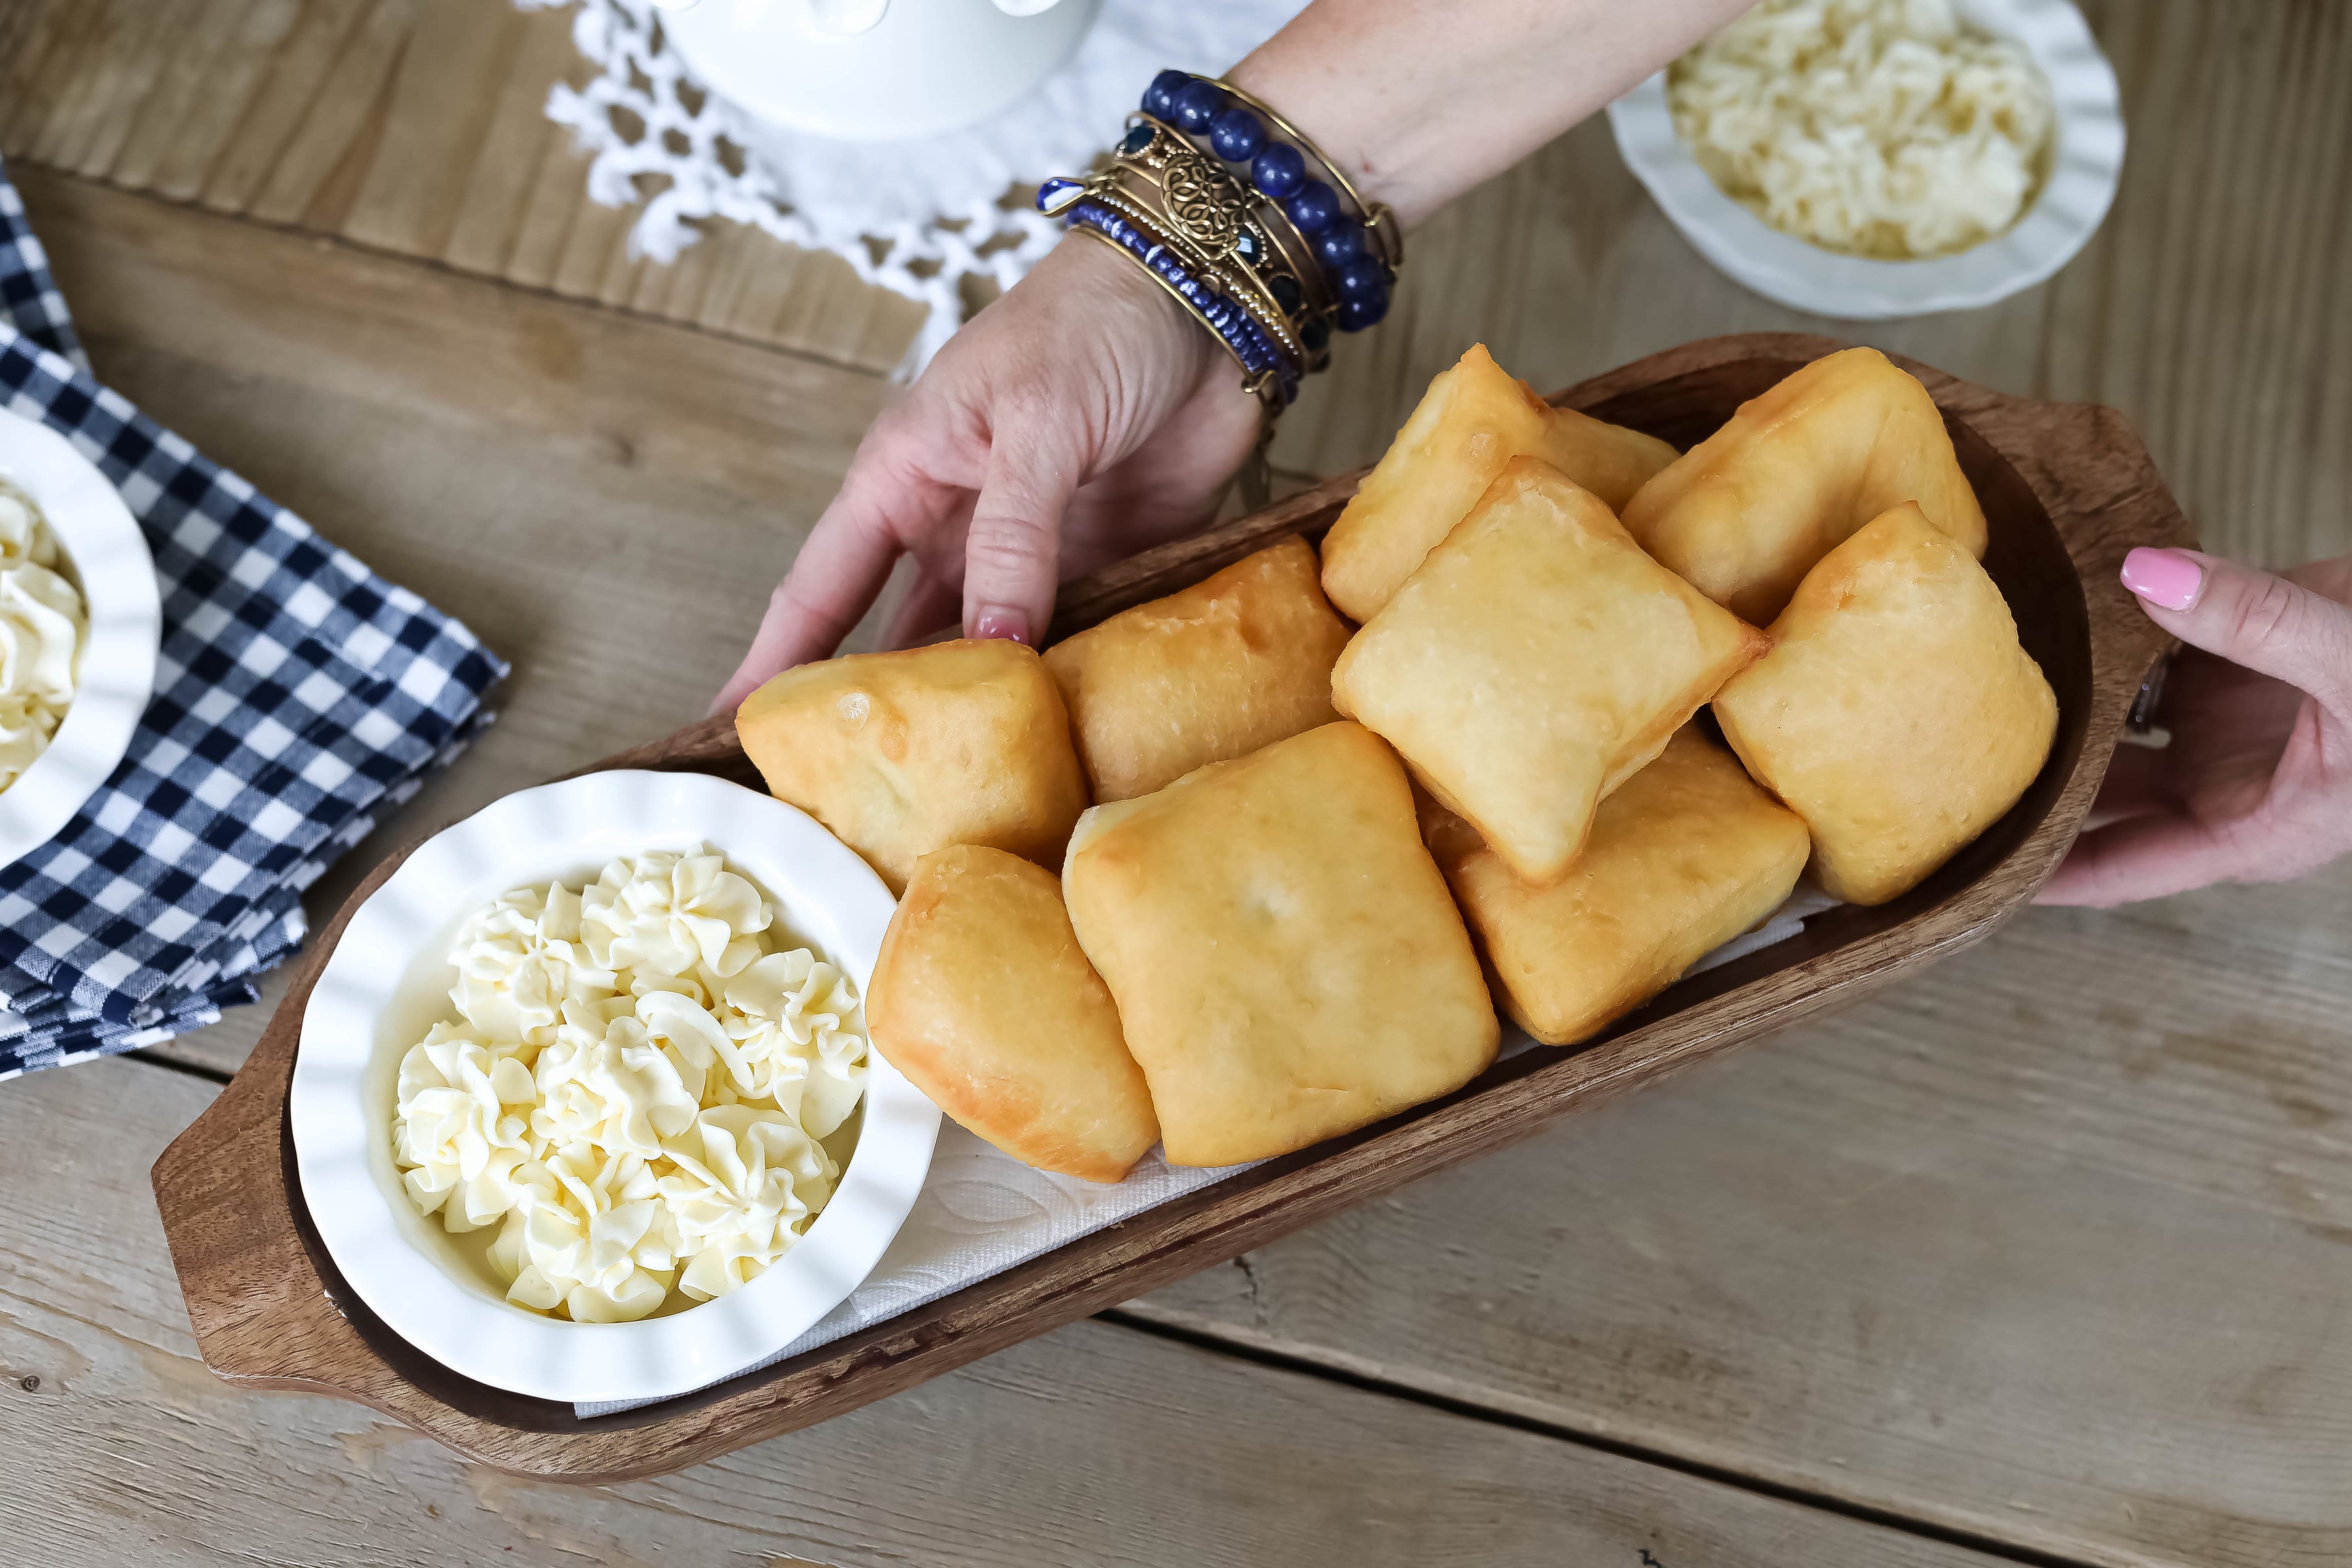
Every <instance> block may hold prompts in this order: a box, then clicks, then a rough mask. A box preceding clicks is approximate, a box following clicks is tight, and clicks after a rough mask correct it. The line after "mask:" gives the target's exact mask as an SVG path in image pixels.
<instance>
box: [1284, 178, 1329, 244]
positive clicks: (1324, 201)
mask: <svg viewBox="0 0 2352 1568" xmlns="http://www.w3.org/2000/svg"><path fill="white" fill-rule="evenodd" d="M1282 210H1283V211H1284V212H1286V213H1288V214H1289V215H1290V221H1291V222H1293V223H1295V224H1297V226H1298V232H1299V233H1301V234H1307V235H1311V234H1318V233H1320V232H1321V231H1322V230H1324V229H1327V228H1328V227H1330V226H1332V225H1333V224H1335V223H1337V222H1339V193H1338V192H1336V191H1334V190H1333V189H1332V188H1331V187H1330V186H1328V185H1327V184H1324V183H1323V182H1322V181H1320V180H1309V181H1307V183H1306V184H1303V185H1301V186H1299V187H1298V189H1297V190H1296V191H1294V192H1292V193H1291V195H1290V199H1289V200H1288V201H1286V202H1284V203H1283V204H1282Z"/></svg>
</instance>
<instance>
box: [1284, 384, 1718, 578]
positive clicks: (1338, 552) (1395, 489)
mask: <svg viewBox="0 0 2352 1568" xmlns="http://www.w3.org/2000/svg"><path fill="white" fill-rule="evenodd" d="M1523 456H1525V457H1537V458H1544V459H1545V460H1546V461H1548V462H1549V463H1550V464H1551V465H1552V466H1553V467H1554V468H1558V469H1559V471H1560V472H1562V473H1564V474H1566V475H1567V476H1568V477H1569V478H1570V479H1573V480H1575V481H1576V482H1577V483H1578V484H1580V485H1582V486H1583V487H1584V488H1585V489H1589V490H1591V492H1592V493H1593V494H1594V495H1597V496H1599V497H1600V498H1601V500H1602V501H1603V502H1604V503H1606V504H1607V505H1608V506H1609V507H1610V508H1612V510H1613V509H1615V508H1617V507H1621V506H1623V505H1624V504H1625V502H1626V501H1628V500H1631V499H1632V498H1633V492H1634V491H1635V490H1638V489H1641V488H1642V484H1643V481H1644V480H1646V479H1649V477H1650V476H1651V475H1653V474H1654V473H1656V472H1658V471H1659V470H1660V469H1661V468H1664V467H1665V466H1666V465H1667V464H1669V463H1671V462H1673V461H1674V460H1675V449H1674V448H1673V447H1669V446H1667V445H1666V444H1665V443H1664V441H1661V440H1658V439H1657V438H1656V437H1651V436H1644V435H1643V434H1642V433H1641V432H1640V431H1638V430H1628V429H1626V428H1624V427H1623V426H1619V425H1608V424H1604V423H1602V422H1601V420H1598V419H1595V418H1592V417H1591V416H1588V415H1583V414H1579V413H1577V412H1576V411H1575V410H1574V409H1571V408H1554V407H1552V406H1551V405H1549V404H1548V403H1546V402H1545V401H1544V400H1543V399H1542V398H1540V397H1538V396H1537V395H1536V393H1535V390H1534V388H1532V387H1530V386H1528V384H1527V383H1525V382H1523V381H1515V380H1513V379H1512V378H1511V377H1510V376H1509V375H1507V374H1505V373H1504V371H1503V368H1502V367H1501V366H1500V365H1498V364H1496V363H1495V361H1494V357H1493V356H1492V355H1490V354H1489V353H1487V352H1486V344H1484V343H1475V344H1473V345H1472V346H1471V349H1470V352H1469V353H1465V354H1464V355H1463V356H1462V359H1461V363H1458V364H1455V365H1454V366H1452V367H1451V368H1449V369H1446V370H1444V371H1441V372H1439V373H1438V375H1437V378H1436V379H1435V380H1433V381H1432V382H1431V383H1430V384H1429V390H1428V391H1427V392H1425V393H1423V395H1422V398H1421V403H1420V405H1419V406H1417V407H1416V408H1414V409H1413V411H1412V417H1411V418H1409V419H1407V420H1406V421H1405V423H1404V428H1402V430H1399V431H1398V432H1397V435H1396V439H1395V440H1393V441H1391V443H1390V444H1389V449H1388V451H1387V452H1386V453H1385V454H1384V455H1383V456H1382V457H1381V460H1380V463H1379V465H1378V466H1377V467H1375V468H1373V469H1372V471H1371V472H1370V473H1369V474H1367V475H1365V476H1364V482H1363V486H1362V488H1361V489H1358V490H1357V491H1356V494H1355V496H1354V498H1353V499H1352V500H1349V502H1348V507H1347V510H1345V511H1342V512H1341V513H1340V514H1339V521H1337V522H1335V523H1333V524H1332V525H1331V531H1330V532H1329V533H1328V534H1327V535H1325V537H1324V540H1323V591H1324V592H1325V593H1326V594H1328V595H1330V596H1331V602H1332V603H1333V604H1335V605H1339V608H1340V609H1341V610H1343V611H1345V612H1346V613H1347V614H1348V615H1349V616H1350V617H1351V618H1353V619H1355V620H1357V621H1369V620H1370V619H1371V618H1372V616H1374V615H1375V614H1377V613H1378V612H1379V610H1380V608H1381V605H1385V604H1387V603H1388V602H1389V598H1390V596H1391V595H1393V594H1395V592H1396V591H1397V588H1398V585H1399V584H1402V583H1403V582H1404V580H1405V579H1406V578H1407V577H1410V576H1412V573H1413V569H1414V568H1415V567H1417V566H1419V565H1420V564H1421V563H1422V561H1423V558H1424V557H1426V556H1427V555H1428V554H1429V552H1430V549H1431V547H1432V546H1433V545H1434V544H1436V542H1438V541H1439V540H1441V539H1443V538H1444V537H1445V536H1446V534H1448V533H1449V532H1451V531H1453V529H1454V524H1455V523H1457V522H1460V521H1462V519H1463V518H1464V516H1465V515H1466V514H1467V513H1468V512H1469V510H1470V509H1471V507H1472V506H1473V505H1475V503H1476V502H1477V500H1478V498H1479V497H1480V496H1482V495H1484V494H1485V493H1486V487H1487V486H1488V485H1490V484H1492V483H1494V482H1495V478H1496V475H1498V474H1500V473H1501V472H1502V471H1503V465H1504V464H1506V463H1507V462H1509V461H1510V460H1511V459H1512V458H1517V457H1523Z"/></svg>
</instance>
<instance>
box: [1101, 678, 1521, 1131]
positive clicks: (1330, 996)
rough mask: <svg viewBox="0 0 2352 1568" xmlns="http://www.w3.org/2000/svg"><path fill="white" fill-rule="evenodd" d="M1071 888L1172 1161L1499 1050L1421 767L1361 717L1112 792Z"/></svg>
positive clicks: (1366, 1118) (1340, 1120)
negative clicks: (1441, 866) (1419, 788)
mask: <svg viewBox="0 0 2352 1568" xmlns="http://www.w3.org/2000/svg"><path fill="white" fill-rule="evenodd" d="M1062 884H1063V890H1064V891H1065V893H1066V894H1067V896H1068V899H1069V910H1070V923H1071V924H1072V925H1073V926H1074V927H1075V928H1076V931H1077V933H1078V942H1079V944H1080V945H1081V946H1082V947H1084V948H1085V949H1086V952H1087V957H1088V958H1089V959H1091V960H1093V961H1094V965H1095V968H1096V969H1097V970H1098V971H1100V972H1101V973H1102V977H1103V979H1104V981H1105V982H1106V983H1108V984H1109V986H1110V992H1111V994H1112V995H1113V996H1114V997H1116V998H1117V999H1118V1016H1119V1019H1120V1021H1121V1023H1122V1024H1123V1025H1124V1026H1125V1029H1126V1033H1127V1044H1128V1048H1129V1050H1130V1051H1132V1052H1134V1054H1135V1059H1136V1060H1137V1061H1138V1062H1139V1063H1140V1064H1142V1067H1143V1076H1144V1078H1145V1079H1148V1080H1149V1081H1150V1085H1151V1100H1152V1104H1153V1105H1154V1106H1155V1107H1156V1108H1157V1109H1158V1110H1159V1114H1160V1138H1161V1140H1162V1142H1163V1143H1164V1145H1165V1148H1166V1152H1167V1156H1168V1160H1169V1163H1171V1164H1177V1165H1231V1164H1237V1163H1240V1162H1242V1161H1244V1160H1263V1159H1265V1158H1268V1157H1269V1156H1272V1155H1275V1154H1283V1153H1287V1152H1290V1151H1291V1150H1293V1149H1303V1148H1305V1147H1306V1146H1307V1144H1309V1143H1313V1142H1318V1141H1319V1140H1321V1139H1325V1138H1328V1137H1331V1136H1333V1135H1334V1134H1336V1133H1340V1132H1345V1131H1349V1129H1351V1128H1356V1127H1361V1126H1363V1125H1364V1124H1365V1123H1367V1122H1370V1121H1379V1120H1380V1119H1381V1117H1383V1116H1388V1115H1391V1114H1392V1113H1393V1112H1395V1111H1399V1110H1403V1109H1404V1108H1405V1107H1406V1106H1409V1105H1416V1104H1419V1103H1420V1102H1421V1101H1423V1100H1430V1099H1433V1098H1435V1097H1436V1096H1438V1095H1441V1094H1444V1093H1445V1092H1447V1091H1448V1090H1450V1089H1456V1088H1458V1087H1460V1086H1461V1085H1462V1084H1463V1083H1464V1082H1465V1081H1466V1080H1468V1079H1470V1078H1471V1077H1472V1075H1474V1074H1475V1073H1476V1072H1477V1071H1478V1070H1479V1069H1480V1068H1484V1067H1485V1066H1486V1064H1487V1063H1488V1062H1490V1061H1492V1060H1493V1059H1494V1057H1495V1047H1496V1045H1497V1044H1498V1043H1499V1041H1500V1037H1501V1030H1500V1027H1499V1026H1498V1025H1497V1024H1496V1019H1495V1008H1494V1004H1493V1003H1492V1002H1491V1001H1489V1000H1488V998H1487V995H1486V982H1485V980H1484V978H1483V977H1482V976H1481V975H1480V973H1479V972H1478V958H1477V955H1476V953H1475V952H1473V951H1472V950H1471V946H1470V936H1469V933H1468V932H1467V931H1465V930H1464V929H1463V926H1462V917H1461V916H1460V915H1459V914H1457V913H1455V912H1454V901H1453V900H1452V899H1450V898H1448V897H1447V896H1446V892H1445V879H1444V878H1443V877H1441V876H1440V875H1438V870H1437V866H1436V863H1435V862H1434V861H1433V860H1432V859H1431V858H1430V857H1429V851H1428V850H1427V849H1425V848H1423V847H1422V842H1421V835H1420V832H1419V830H1418V828H1417V826H1416V824H1415V822H1414V819H1413V805H1412V787H1411V785H1409V784H1407V783H1406V781H1405V773H1404V769H1403V767H1402V766H1401V765H1400V764H1399V763H1398V762H1397V759H1396V755H1395V753H1394V752H1391V751H1390V750H1389V749H1388V747H1387V746H1385V745H1383V744H1382V743H1381V742H1380V740H1379V739H1378V738H1377V737H1376V736H1374V735H1372V734H1371V733H1370V731H1367V730H1365V729H1363V728H1362V727H1360V726H1359V725H1355V724H1344V723H1335V724H1326V725H1325V726H1323V727H1322V728H1321V729H1319V730H1309V731H1307V733H1305V734H1303V735H1294V736H1292V737H1291V738H1290V739H1289V740H1286V741H1277V742H1275V743H1274V744H1273V745H1271V746H1268V747H1267V748H1266V749H1265V750H1264V751H1262V752H1256V753H1255V754H1253V755H1251V756H1247V757H1244V758H1242V759H1241V760H1240V761H1238V762H1231V763H1212V764H1211V765H1210V766H1208V767H1205V768H1202V769H1201V770H1200V771H1199V772H1197V773H1188V774H1186V775H1185V776H1184V777H1183V778H1181V779H1180V780H1178V781H1177V782H1176V783H1175V784H1171V785H1169V786H1168V787H1167V788H1166V789H1164V790H1161V791H1160V792H1159V793H1158V794H1156V795H1144V796H1142V797H1141V798H1139V799H1136V800H1127V801H1120V802H1118V803H1117V804H1115V805H1098V806H1097V807H1095V808H1094V810H1092V811H1090V812H1088V813H1087V815H1086V816H1085V818H1084V819H1083V820H1082V821H1080V823H1079V824H1078V830H1077V832H1076V833H1075V834H1073V835H1072V836H1071V838H1070V855H1069V861H1068V864H1067V866H1066V868H1065V869H1064V871H1063V873H1062Z"/></svg>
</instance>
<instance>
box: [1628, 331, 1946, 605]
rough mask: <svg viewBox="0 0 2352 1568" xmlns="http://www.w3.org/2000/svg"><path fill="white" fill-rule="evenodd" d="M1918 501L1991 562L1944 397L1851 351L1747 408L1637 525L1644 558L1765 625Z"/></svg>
mask: <svg viewBox="0 0 2352 1568" xmlns="http://www.w3.org/2000/svg"><path fill="white" fill-rule="evenodd" d="M1906 500H1907V501H1916V502H1918V503H1919V508H1920V510H1922V511H1923V512H1925V513H1926V514H1927V521H1930V522H1932V523H1934V524H1935V525H1936V526H1937V528H1939V529H1941V530H1943V531H1944V532H1946V533H1947V534H1949V535H1950V536H1951V537H1952V538H1953V539H1954V540H1955V541H1957V542H1958V543H1959V544H1960V546H1961V547H1962V548H1964V549H1965V550H1967V551H1968V552H1969V554H1971V555H1976V556H1981V555H1983V554H1984V549H1985V520H1984V510H1983V509H1982V508H1980V507H1979V506H1978V505H1977V498H1976V492H1975V491H1974V490H1972V489H1969V481H1968V476H1966V475H1965V474H1963V473H1961V472H1960V465H1959V461H1958V458H1955V457H1954V456H1953V455H1952V437H1951V432H1949V431H1948V430H1947V429H1945V428H1944V416H1943V415H1942V414H1940V413H1938V412H1937V408H1936V402H1935V399H1934V398H1932V397H1930V396H1928V395H1927V388H1926V387H1924V386H1922V385H1920V384H1919V383H1918V381H1917V379H1916V377H1914V376H1913V375H1911V374H1910V373H1909V372H1907V371H1905V370H1903V369H1901V368H1899V367H1898V366H1896V365H1895V364H1893V363H1890V362H1889V361H1888V360H1887V358H1886V356H1885V354H1882V353H1879V352H1878V351H1877V350H1876V349H1846V350H1843V351H1842V352H1840V353H1833V354H1830V355H1828V356H1826V357H1825V358H1822V359H1817V360H1815V361H1814V362H1813V363H1811V364H1809V365H1807V366H1805V367H1804V368H1803V369H1802V370H1800V371H1798V372H1797V373H1795V374H1792V375H1790V376H1789V377H1788V378H1787V379H1785V380H1783V381H1782V382H1781V383H1780V384H1779V385H1777V386H1775V387H1773V388H1772V389H1771V390H1770V391H1769V392H1767V393H1765V394H1764V395H1762V396H1760V397H1756V398H1752V399H1750V400H1749V401H1748V402H1746V403H1743V404H1741V405H1739V410H1738V413H1736V414H1734V415H1732V416H1731V420H1730V422H1729V423H1728V424H1727V425H1725V426H1724V427H1723V428H1722V429H1720V430H1717V432H1716V433H1715V434H1714V435H1712V436H1710V437H1707V438H1706V440H1704V441H1702V442H1700V443H1699V444H1698V445H1697V446H1696V447H1692V448H1691V449H1690V450H1689V451H1688V452H1686V453H1685V454H1684V455H1683V456H1682V457H1681V458H1677V459H1676V460H1675V463H1674V465H1673V466H1672V467H1671V468H1667V469H1666V470H1665V471H1664V473H1661V474H1659V475H1658V476H1657V477H1656V478H1655V479H1652V480H1650V482H1649V483H1647V484H1645V485H1643V487H1642V489H1641V491H1640V493H1639V494H1637V495H1635V496H1634V497H1633V500H1631V501H1629V502H1627V503H1626V505H1625V508H1624V518H1625V527H1626V529H1627V530H1628V531H1630V532H1631V533H1632V534H1633V537H1634V538H1635V539H1636V540H1638V541H1639V542H1641V545H1642V548H1643V549H1644V550H1646V551H1648V552H1650V553H1651V554H1653V555H1654V556H1656V557H1657V558H1658V559H1659V560H1660V561H1661V562H1664V563H1665V564H1666V565H1668V566H1670V567H1672V568H1674V570H1675V571H1676V572H1679V573H1681V574H1683V575H1684V576H1685V577H1686V578H1688V579H1689V580H1690V581H1691V582H1693V583H1695V584H1697V585H1698V589H1699V592H1701V593H1703V594H1705V595H1706V596H1707V597H1708V598H1710V599H1713V600H1714V601H1715V602H1716V603H1717V604H1718V605H1723V606H1724V607H1725V608H1726V609H1727V610H1729V611H1731V612H1732V614H1734V615H1736V616H1739V617H1740V618H1742V619H1743V620H1748V621H1752V622H1754V623H1755V624H1756V625H1758V626H1762V625H1764V624H1765V623H1766V622H1768V621H1769V620H1771V618H1772V617H1773V616H1777V615H1779V614H1780V611H1781V608H1782V606H1784V605H1787V604H1788V602H1789V595H1790V594H1793V593H1795V592H1796V588H1797V584H1798V583H1799V582H1801V580H1802V579H1803V578H1804V575H1805V574H1806V573H1808V572H1810V571H1811V570H1812V568H1813V563H1815V562H1817V561H1819V560H1820V559H1821V558H1822V556H1824V555H1826V554H1828V553H1829V552H1830V551H1831V549H1832V547H1834V546H1835V545H1836V544H1837V543H1838V542H1839V541H1841V540H1843V539H1844V538H1846V537H1847V536H1848V535H1849V534H1851V533H1853V531H1854V530H1855V529H1857V528H1860V527H1861V526H1862V525H1863V524H1864V523H1865V522H1868V521H1870V520H1871V519H1872V518H1874V517H1876V516H1878V515H1879V514H1880V513H1881V512H1884V511H1885V510H1888V509H1889V508H1891V507H1895V506H1900V505H1901V504H1902V503H1903V502H1905V501H1906Z"/></svg>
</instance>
